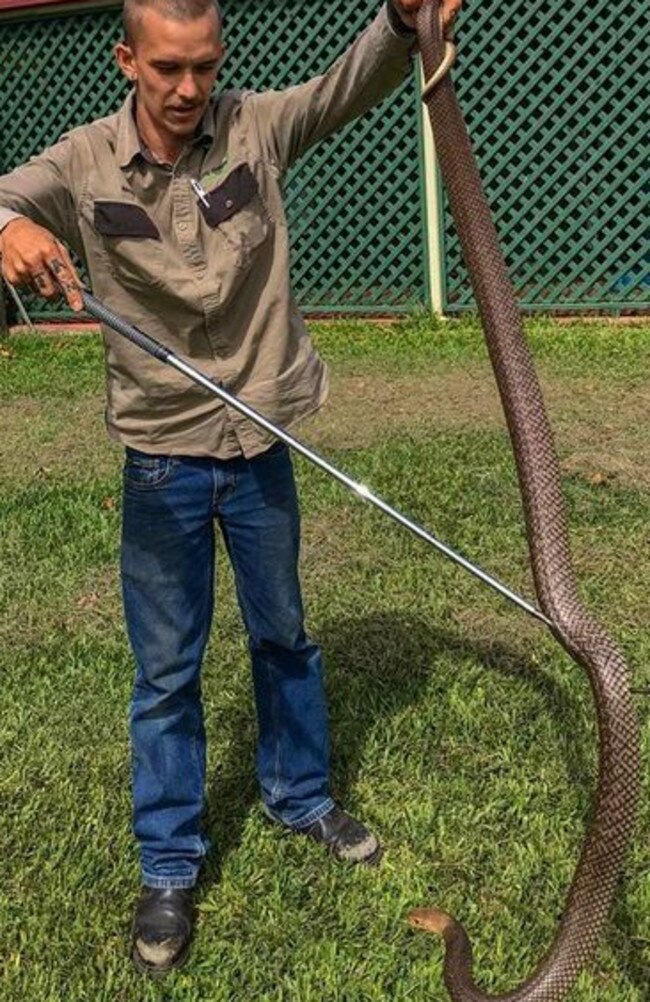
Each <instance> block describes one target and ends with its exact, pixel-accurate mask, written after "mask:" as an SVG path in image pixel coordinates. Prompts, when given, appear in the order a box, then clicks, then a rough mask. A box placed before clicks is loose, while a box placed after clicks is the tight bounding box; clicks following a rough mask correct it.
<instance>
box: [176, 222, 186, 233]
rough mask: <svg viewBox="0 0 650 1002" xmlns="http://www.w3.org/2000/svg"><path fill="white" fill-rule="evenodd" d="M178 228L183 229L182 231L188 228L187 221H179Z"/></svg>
mask: <svg viewBox="0 0 650 1002" xmlns="http://www.w3.org/2000/svg"><path fill="white" fill-rule="evenodd" d="M178 228H179V230H180V231H181V233H184V232H185V230H186V229H187V223H179V224H178Z"/></svg>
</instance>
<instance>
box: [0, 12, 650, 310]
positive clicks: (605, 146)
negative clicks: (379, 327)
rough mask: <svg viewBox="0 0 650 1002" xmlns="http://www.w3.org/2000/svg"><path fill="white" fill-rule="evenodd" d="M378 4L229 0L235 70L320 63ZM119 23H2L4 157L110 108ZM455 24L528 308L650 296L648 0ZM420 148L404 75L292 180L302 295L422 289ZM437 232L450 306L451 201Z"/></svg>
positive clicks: (457, 265) (379, 301)
mask: <svg viewBox="0 0 650 1002" xmlns="http://www.w3.org/2000/svg"><path fill="white" fill-rule="evenodd" d="M378 4H379V0H347V2H346V3H344V2H343V0H339V2H332V3H330V4H328V5H325V4H322V5H320V4H305V3H303V2H302V0H226V2H225V4H224V6H225V12H226V19H227V34H228V42H229V48H230V53H231V55H230V57H229V60H228V63H227V65H226V67H225V69H224V78H225V83H226V84H233V85H236V86H259V87H264V86H282V85H283V84H291V83H294V82H296V81H298V80H300V79H303V78H304V77H305V76H307V75H309V74H311V73H315V72H318V71H320V70H321V69H322V68H323V67H324V66H326V65H327V63H328V62H329V60H330V59H332V58H333V57H334V56H335V55H336V54H337V53H338V52H339V51H340V50H341V49H342V47H343V46H344V45H345V44H346V42H347V41H349V40H350V39H351V38H352V37H353V36H354V34H355V33H356V32H357V31H359V30H360V29H361V27H362V26H363V24H364V23H366V22H367V21H368V20H369V19H370V17H371V16H372V15H373V13H374V11H375V10H376V9H377V7H378ZM118 34H119V15H118V12H117V11H116V10H108V11H95V12H93V13H89V14H82V15H79V14H77V15H75V16H68V15H66V16H64V15H59V16H52V17H47V18H41V19H40V20H38V19H36V20H34V19H32V20H17V19H11V20H0V94H2V102H0V169H8V168H9V167H10V166H12V165H13V164H15V163H19V162H21V161H22V160H24V159H26V157H27V156H29V155H30V154H31V153H32V152H34V151H35V150H37V149H40V148H41V147H42V146H44V145H45V144H47V143H49V142H53V141H54V140H55V139H56V138H57V136H58V135H59V134H60V133H61V132H62V131H64V130H65V128H67V127H68V126H69V125H71V124H74V123H78V122H80V121H84V120H87V119H88V118H91V117H94V116H97V115H101V114H105V113H107V112H109V111H111V110H113V109H114V108H115V107H116V106H117V105H118V104H119V101H120V100H121V98H122V95H123V93H124V91H123V87H122V84H121V82H120V80H119V77H118V75H117V73H116V70H115V68H114V64H113V61H112V56H111V52H110V50H111V46H112V43H113V41H114V40H115V39H116V38H117V36H118ZM459 37H460V47H461V61H460V65H459V69H458V71H457V72H456V74H455V76H456V83H457V87H458V90H459V95H460V98H461V102H462V104H463V108H464V111H465V113H466V116H467V119H468V123H469V127H470V131H471V133H472V136H473V139H474V144H475V148H476V151H477V153H478V156H479V160H480V163H481V168H482V173H483V177H484V181H485V185H486V189H487V193H488V197H489V199H490V202H491V204H492V206H493V209H494V211H495V217H496V222H497V227H498V229H499V233H500V236H501V239H502V243H503V246H504V249H505V252H506V257H507V259H508V263H509V267H510V273H511V275H512V278H513V281H514V283H515V286H516V289H517V293H518V296H519V299H520V301H521V303H522V305H523V306H524V307H525V308H527V309H531V310H540V309H542V310H552V309H560V310H562V309H569V308H579V309H587V308H592V309H599V310H607V309H610V310H622V309H639V308H644V307H645V308H646V309H647V307H648V305H649V297H650V252H649V251H648V244H647V234H645V233H644V215H645V213H646V206H647V201H648V194H649V188H650V182H649V181H648V175H647V163H645V162H644V157H645V156H646V147H645V143H646V140H645V132H644V128H645V131H646V132H647V125H646V122H645V121H644V113H646V114H647V110H648V96H647V95H648V94H649V93H650V59H649V58H648V55H649V54H648V38H650V16H649V8H648V4H647V0H633V2H627V3H625V4H612V3H611V0H538V2H534V3H533V2H531V0H466V8H465V11H464V13H463V15H462V17H461V20H460V24H459ZM418 154H419V140H418V112H417V109H416V101H415V95H414V93H413V86H412V84H409V85H406V86H405V87H404V88H402V90H401V91H400V92H399V93H398V94H397V95H395V97H394V98H393V99H392V100H391V101H389V102H387V103H385V104H384V105H383V106H382V108H381V109H380V110H378V111H377V112H375V113H373V114H372V115H370V116H368V117H367V119H366V120H364V122H362V123H355V124H354V125H352V126H350V127H349V128H348V129H347V130H346V131H345V132H343V133H342V134H341V135H340V136H338V137H336V138H335V139H333V140H331V141H330V142H328V143H326V144H324V145H323V146H321V147H320V148H318V149H317V150H315V151H313V152H312V153H311V154H310V155H309V156H308V157H307V158H305V159H304V160H303V162H302V164H301V165H300V166H299V168H297V169H296V170H295V171H294V172H293V173H292V174H291V176H290V178H289V180H288V184H287V201H288V213H289V219H290V224H291V229H292V234H293V242H294V283H295V287H296V293H297V296H298V299H299V301H300V303H301V305H302V306H303V308H305V309H307V310H310V309H311V310H319V311H321V310H322V311H325V312H327V311H354V310H356V311H364V312H377V311H378V312H392V311H395V312H397V311H401V310H409V309H412V308H413V307H414V306H416V305H418V304H421V303H423V302H425V301H427V300H428V289H427V279H426V273H427V272H426V267H425V258H426V252H425V249H424V244H425V243H426V241H425V240H424V232H423V219H422V205H421V201H422V199H421V184H420V181H421V177H420V168H419V166H418ZM644 237H646V239H645V240H644ZM428 243H429V246H430V247H431V248H432V253H433V254H435V253H436V252H437V250H438V247H439V245H440V244H441V243H443V244H444V264H445V293H446V294H445V305H446V308H447V309H448V310H449V311H452V312H453V311H458V310H463V309H468V308H471V306H472V297H471V292H470V289H469V285H468V282H467V275H466V272H465V269H464V266H463V264H462V261H461V259H460V251H459V247H458V241H457V239H456V236H455V233H454V232H453V227H452V226H451V222H450V220H449V217H448V213H447V215H446V218H445V226H444V233H443V234H438V233H429V234H428ZM31 308H32V311H36V312H38V313H42V312H43V308H42V307H40V306H39V307H38V308H37V307H36V306H35V304H34V305H32V307H31Z"/></svg>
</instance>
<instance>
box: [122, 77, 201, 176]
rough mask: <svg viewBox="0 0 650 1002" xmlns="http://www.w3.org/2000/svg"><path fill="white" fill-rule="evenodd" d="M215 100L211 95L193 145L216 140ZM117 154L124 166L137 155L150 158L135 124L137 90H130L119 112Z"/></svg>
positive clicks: (130, 162)
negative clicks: (146, 153) (146, 154)
mask: <svg viewBox="0 0 650 1002" xmlns="http://www.w3.org/2000/svg"><path fill="white" fill-rule="evenodd" d="M215 102H216V99H215V98H214V97H211V98H210V101H209V103H208V106H207V108H206V109H205V112H204V114H203V118H202V119H201V121H200V123H199V127H198V130H197V133H196V135H195V136H194V138H193V139H192V145H193V146H201V145H203V146H208V145H210V144H211V143H212V142H213V141H214V118H215V115H214V106H215ZM115 156H116V158H117V162H118V164H119V165H120V167H122V168H126V167H128V166H129V165H130V164H132V163H133V161H134V160H135V159H136V157H141V158H142V159H145V160H146V159H148V158H147V157H146V156H145V147H144V144H143V142H142V140H141V138H140V135H139V133H138V129H137V126H136V124H135V90H132V91H131V92H130V94H129V95H128V97H127V98H126V101H125V102H124V104H123V105H122V107H121V108H120V110H119V111H118V113H117V140H116V145H115Z"/></svg>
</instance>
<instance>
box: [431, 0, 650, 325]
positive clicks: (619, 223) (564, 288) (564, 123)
mask: <svg viewBox="0 0 650 1002" xmlns="http://www.w3.org/2000/svg"><path fill="white" fill-rule="evenodd" d="M458 35H459V43H460V53H461V56H460V64H459V67H458V69H457V70H456V71H455V82H456V87H457V90H458V94H459V97H460V100H461V103H462V106H463V110H464V112H465V114H466V117H467V121H468V125H469V129H470V132H471V134H472V138H473V141H474V146H475V150H476V152H477V154H478V158H479V161H480V164H481V171H482V175H483V179H484V183H485V187H486V192H487V195H488V198H489V200H490V203H491V205H492V207H493V210H494V215H495V221H496V224H497V228H498V230H499V234H500V237H501V240H502V244H503V247H504V250H505V253H506V258H507V260H508V264H509V268H510V274H511V276H512V279H513V281H514V283H515V287H516V289H517V293H518V296H519V298H520V301H521V302H522V304H523V305H524V306H526V307H528V308H529V309H550V308H559V309H562V308H565V309H568V308H573V307H576V308H587V307H598V308H601V309H625V308H634V307H639V306H642V305H644V304H645V306H646V307H647V305H648V304H649V302H650V250H649V246H648V240H647V237H648V221H647V207H648V195H649V194H650V180H649V177H648V161H647V157H648V150H647V134H648V123H647V112H648V103H649V102H648V95H649V94H650V53H649V51H648V39H649V38H650V7H649V6H648V4H647V0H632V2H626V3H623V4H612V3H611V2H610V0H539V2H534V3H531V0H474V2H472V3H471V4H469V5H468V6H467V8H466V10H465V11H464V14H463V16H462V19H461V22H460V24H459V32H458ZM445 245H446V254H445V257H446V271H447V305H448V308H449V309H450V310H452V311H453V310H460V309H463V308H467V307H469V306H472V305H473V299H472V296H471V290H470V288H469V283H468V279H467V274H466V271H465V268H464V266H463V264H462V260H461V255H460V248H459V245H458V240H457V238H456V234H455V231H454V229H453V224H452V222H451V219H450V216H449V211H448V210H447V217H446V233H445Z"/></svg>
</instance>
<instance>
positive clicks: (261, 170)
mask: <svg viewBox="0 0 650 1002" xmlns="http://www.w3.org/2000/svg"><path fill="white" fill-rule="evenodd" d="M412 47H413V36H412V35H411V36H407V35H404V34H401V33H399V29H398V28H397V26H396V24H395V21H394V20H393V17H391V16H390V15H389V13H388V11H387V9H386V7H384V8H383V9H382V10H381V11H380V13H379V15H378V16H377V17H376V19H375V20H374V22H373V23H372V24H371V25H370V26H369V27H368V28H367V29H366V31H365V32H364V33H363V34H362V35H361V36H360V37H359V38H358V39H357V40H356V42H354V44H353V45H352V46H351V47H350V48H349V49H348V50H347V52H346V53H345V54H344V55H343V56H342V57H341V58H340V59H339V60H338V61H337V62H336V63H335V64H334V65H333V66H332V67H331V68H330V69H329V70H328V71H327V72H326V73H325V74H324V75H323V76H320V77H316V78H314V79H312V80H310V81H308V82H307V83H304V84H302V85H300V86H297V87H290V88H288V89H286V90H281V91H266V92H260V93H256V92H248V91H245V92H238V91H225V92H223V93H221V94H220V95H219V96H218V97H216V98H215V99H213V100H212V101H211V102H210V104H209V106H208V109H207V111H206V114H205V116H204V119H203V122H202V126H201V129H200V130H199V131H200V134H199V135H197V136H196V138H195V139H194V140H193V141H192V142H191V143H190V144H189V145H188V146H187V147H186V148H185V150H184V152H183V153H182V154H181V156H180V157H179V159H178V160H177V162H176V163H175V164H174V166H173V168H170V167H166V166H163V165H160V164H156V163H152V162H151V161H150V160H149V159H147V157H146V155H145V153H144V151H143V148H142V145H141V143H140V141H139V137H138V133H137V130H136V126H135V120H134V115H133V111H134V95H133V94H131V95H130V96H129V97H128V98H127V100H126V102H125V103H124V105H123V106H122V108H121V109H120V110H119V111H118V112H117V114H114V115H111V116H109V117H108V118H104V119H100V120H97V121H95V122H92V123H90V124H89V125H85V126H82V127H81V128H77V129H74V130H73V131H71V132H70V133H69V134H68V135H67V136H65V137H64V138H63V139H62V140H61V141H60V142H59V143H58V144H57V145H55V146H53V147H51V148H49V149H47V150H46V151H45V152H44V153H42V154H41V155H40V156H37V157H34V158H33V159H32V160H30V161H29V162H28V163H27V164H26V165H24V166H22V167H19V168H17V169H16V170H15V171H13V172H12V173H11V174H8V175H6V176H4V177H2V178H0V228H1V227H3V226H4V225H6V224H7V222H9V221H10V220H11V219H13V218H15V216H16V215H24V216H28V217H29V218H31V219H33V220H34V221H36V222H37V223H40V224H41V225H43V226H45V227H47V228H48V229H49V230H51V231H52V232H53V233H55V234H56V235H57V236H58V237H60V238H62V239H63V240H65V241H66V243H67V244H68V245H69V246H70V247H72V248H73V249H74V250H75V251H76V253H77V254H78V255H79V257H80V258H81V259H82V260H83V262H84V264H85V266H86V269H87V271H88V274H89V276H90V281H91V286H92V290H93V292H94V294H95V295H96V296H97V297H98V298H99V299H101V300H103V302H104V303H106V304H107V305H108V306H109V307H110V308H111V309H113V310H115V311H116V312H118V313H120V314H122V315H123V316H124V317H125V318H127V319H128V320H129V321H131V323H134V324H135V325H136V326H138V327H140V328H142V329H143V330H144V331H146V332H147V333H148V334H151V335H152V336H153V337H154V338H157V339H158V340H159V341H162V342H163V343H164V344H165V345H166V346H167V347H169V348H170V349H172V351H174V352H176V353H178V354H179V355H180V356H181V357H183V358H186V359H188V360H190V361H191V362H192V363H193V364H195V365H196V366H197V367H198V368H200V369H202V371H203V372H205V373H206V374H207V375H208V376H210V377H211V378H212V379H214V380H216V381H218V382H219V383H221V384H223V385H224V386H225V387H226V389H228V390H229V391H231V392H232V393H234V394H236V395H237V396H238V397H239V398H240V399H241V400H243V401H245V402H246V403H247V404H249V405H250V406H251V407H254V408H255V409H257V410H259V411H261V412H262V413H263V414H264V415H265V416H266V417H268V418H269V419H270V420H272V421H273V422H275V423H277V424H279V425H281V426H283V427H289V426H290V425H292V424H293V423H294V422H295V421H297V420H298V419H300V418H302V417H304V416H305V415H306V414H309V413H310V412H312V411H314V410H316V409H317V408H318V407H319V406H320V405H321V404H322V403H323V401H324V399H325V397H326V395H327V383H328V381H327V372H326V369H325V366H324V365H323V363H322V361H321V360H320V358H319V357H318V355H317V354H316V352H315V351H314V349H313V347H312V345H311V342H310V339H309V336H308V334H307V331H306V328H305V325H304V322H303V320H302V319H301V317H300V315H299V313H298V310H297V308H296V304H295V302H294V300H293V297H292V292H291V284H290V278H289V238H288V233H287V222H286V218H285V212H284V207H283V200H282V188H281V185H282V177H283V175H284V173H285V171H286V170H287V168H288V167H290V166H291V164H293V163H294V161H295V160H296V159H297V158H298V157H299V156H300V154H301V153H303V152H304V150H305V149H307V147H309V146H310V145H311V144H313V143H315V142H317V141H318V140H320V139H322V138H323V137H324V136H327V135H328V134H330V133H331V132H333V131H334V130H335V129H338V128H340V127H341V126H342V125H344V124H345V123H346V122H349V121H350V120H351V119H353V118H355V117H357V116H358V115H362V114H363V113H364V112H366V111H367V110H368V109H370V108H371V107H372V106H373V105H375V104H376V103H377V102H378V101H379V100H380V99H381V98H382V97H384V96H385V95H387V94H389V93H390V92H391V91H392V90H393V89H394V88H395V87H396V86H397V85H398V84H400V83H401V82H402V81H403V80H404V78H405V77H406V75H407V74H408V72H409V69H410V58H409V56H410V52H411V50H412ZM192 179H195V180H200V181H201V183H202V185H203V187H204V189H206V190H207V191H208V193H209V202H210V208H209V209H206V208H205V206H203V205H202V204H200V203H199V202H198V200H197V196H196V194H195V192H194V190H193V188H192V186H191V184H190V181H191V180H192ZM103 335H104V339H105V346H106V362H107V408H106V421H107V426H108V431H109V434H110V435H111V437H113V438H115V439H119V440H120V441H121V442H123V443H124V444H125V445H129V446H132V447H133V448H136V449H140V450H142V451H144V452H149V453H167V454H171V455H195V456H214V457H218V458H223V459H225V458H229V457H231V456H235V455H239V454H241V453H243V454H244V455H245V456H248V457H250V456H253V455H255V454H257V453H259V452H261V451H263V450H264V449H265V448H267V447H268V445H269V443H270V441H271V440H272V439H271V437H270V436H269V434H268V433H267V432H265V431H263V430H262V429H260V428H258V427H257V426H256V425H254V424H253V423H252V422H251V421H250V420H249V419H247V418H245V417H244V416H243V415H240V414H239V413H237V412H236V411H233V410H232V408H229V407H228V406H227V405H225V404H224V403H223V402H221V401H220V400H218V399H216V398H214V397H212V396H210V395H209V394H208V393H207V392H206V391H205V390H203V389H201V388H200V387H198V386H196V385H195V384H193V383H192V382H190V381H189V380H188V379H187V378H186V377H185V376H183V375H182V374H181V373H179V372H176V371H175V370H174V369H171V368H169V366H165V365H163V364H161V363H160V362H158V361H156V360H155V359H153V358H150V357H149V356H148V355H146V354H144V353H143V352H142V351H141V350H140V349H138V348H137V347H135V346H134V345H132V344H130V343H129V342H128V341H126V340H124V339H123V338H121V337H120V336H119V335H117V334H114V333H113V332H111V331H110V330H109V329H106V328H104V329H103Z"/></svg>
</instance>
